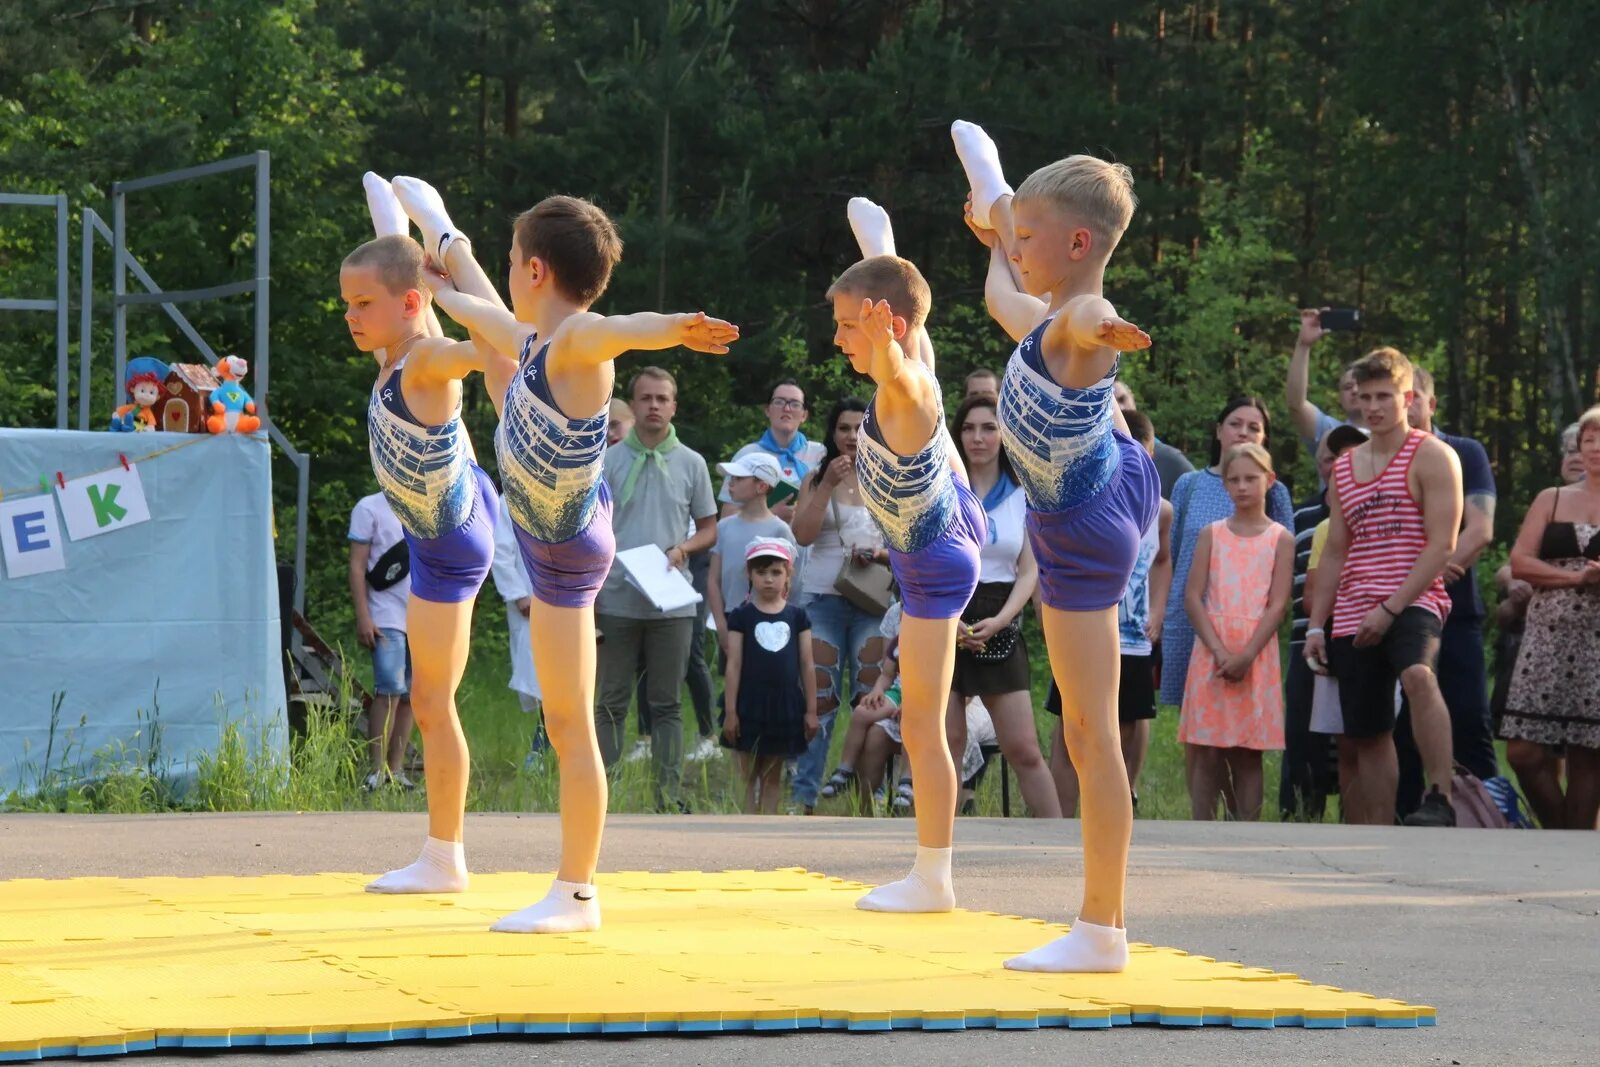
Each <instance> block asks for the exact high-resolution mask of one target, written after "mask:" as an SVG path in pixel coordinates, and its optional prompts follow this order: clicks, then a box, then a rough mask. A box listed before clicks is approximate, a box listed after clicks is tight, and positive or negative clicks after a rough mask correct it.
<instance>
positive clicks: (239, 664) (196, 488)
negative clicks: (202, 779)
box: [0, 429, 288, 797]
mask: <svg viewBox="0 0 1600 1067" xmlns="http://www.w3.org/2000/svg"><path fill="white" fill-rule="evenodd" d="M183 444H188V445H189V446H190V447H186V448H182V449H179V450H177V451H174V452H170V453H167V454H165V455H161V456H157V457H154V458H152V459H149V460H146V461H143V462H137V466H138V471H139V477H140V481H141V482H142V484H143V488H144V494H145V498H146V500H147V501H148V502H149V505H150V521H149V522H145V523H140V524H138V525H136V526H131V527H127V528H125V529H121V530H115V531H112V532H109V533H105V534H103V535H101V536H98V537H90V538H86V539H84V540H81V541H71V540H68V541H66V543H65V547H64V552H65V556H66V569H65V570H60V571H53V572H50V573H46V574H38V575H34V576H31V577H23V578H12V577H11V575H10V574H9V572H6V574H5V576H4V577H3V578H0V797H3V796H4V795H5V794H6V793H8V792H10V791H11V790H13V789H17V788H21V789H23V790H25V791H32V789H34V788H35V787H36V786H37V784H38V782H39V781H40V777H41V775H42V774H43V773H44V771H45V767H44V754H45V749H46V746H47V744H48V743H49V742H50V721H51V705H52V702H53V701H54V699H55V697H56V694H61V695H62V698H63V700H64V703H63V704H62V706H61V710H60V714H59V717H58V721H57V727H56V731H55V738H54V743H53V748H54V756H53V757H52V759H51V763H52V765H53V766H54V768H55V769H56V770H57V771H58V772H59V771H61V769H62V765H63V759H64V758H65V760H66V765H67V766H68V767H69V768H76V769H77V771H78V773H92V772H93V768H94V765H95V763H96V760H97V759H105V758H107V757H111V758H121V759H127V760H132V761H137V762H139V763H143V762H144V761H145V759H146V756H147V755H148V754H149V751H150V745H151V743H152V739H153V738H156V737H158V738H159V747H158V750H157V751H156V753H155V758H156V762H157V764H158V765H159V766H160V767H162V768H164V769H166V770H167V771H169V772H171V773H173V774H177V775H181V774H183V773H185V772H186V771H190V772H192V771H193V769H194V758H195V756H196V755H197V754H198V753H200V752H204V751H211V750H214V749H215V747H216V745H217V741H218V739H219V737H220V736H221V728H222V725H223V724H224V723H225V722H233V723H235V724H237V725H238V726H239V727H240V729H241V731H242V732H243V734H244V736H245V738H246V739H247V740H248V741H249V743H250V744H251V746H252V747H253V748H257V750H258V751H259V748H258V746H259V745H261V744H262V743H265V744H267V745H268V746H269V748H270V749H271V750H272V751H273V752H275V753H276V754H277V755H279V756H281V755H282V754H283V750H284V746H285V745H286V743H287V734H288V732H287V725H286V719H285V713H284V707H285V704H284V693H283V668H282V662H281V659H280V647H279V640H280V638H279V624H278V580H277V571H276V569H275V563H274V553H273V540H272V519H271V501H272V472H271V464H270V453H269V446H268V444H267V442H266V441H265V440H264V439H261V438H255V437H243V436H238V435H225V436H219V437H204V438H199V437H194V436H191V435H188V434H167V433H141V434H111V433H78V432H73V431H65V430H21V429H0V488H3V489H6V490H10V491H14V490H16V489H17V488H19V487H21V486H34V487H37V486H38V484H39V476H40V475H41V474H43V475H46V476H48V477H49V478H50V479H51V483H52V485H53V484H54V479H55V472H57V471H60V472H62V474H63V475H64V476H65V477H66V478H67V479H68V480H69V481H70V480H71V479H72V478H74V477H78V476H81V475H84V474H88V473H90V472H93V471H100V470H104V469H106V468H108V467H114V466H117V465H118V458H117V457H118V453H123V454H125V455H126V456H127V457H128V459H129V460H131V461H137V460H138V457H139V456H142V455H144V454H145V453H148V452H154V451H156V450H158V449H162V448H165V447H168V446H171V445H183ZM12 499H16V497H15V496H14V495H13V494H12V492H8V494H7V500H12ZM40 499H42V498H40ZM51 506H55V504H54V502H53V501H52V502H51ZM57 514H58V516H59V509H58V511H57ZM62 536H63V537H65V536H66V532H65V526H64V525H63V527H62ZM0 567H3V564H0ZM152 719H155V720H157V721H158V722H159V730H154V729H152ZM119 752H120V753H121V756H120V757H118V756H117V754H118V753H119ZM64 754H65V756H64Z"/></svg>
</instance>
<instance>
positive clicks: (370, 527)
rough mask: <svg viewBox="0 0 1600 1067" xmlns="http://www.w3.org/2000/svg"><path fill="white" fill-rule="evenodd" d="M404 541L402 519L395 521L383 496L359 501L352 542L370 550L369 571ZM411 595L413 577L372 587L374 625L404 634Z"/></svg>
mask: <svg viewBox="0 0 1600 1067" xmlns="http://www.w3.org/2000/svg"><path fill="white" fill-rule="evenodd" d="M404 538H405V531H404V530H402V529H401V528H400V520H399V519H397V518H395V514H394V509H393V508H391V507H390V506H389V500H388V498H387V497H385V496H384V495H383V494H382V493H373V494H372V495H371V496H364V497H362V498H361V499H360V500H358V501H356V506H355V508H354V509H353V510H351V512H350V540H352V541H355V542H357V543H359V544H363V545H367V546H368V547H369V548H370V550H371V551H370V552H369V554H368V555H367V570H369V571H370V570H371V569H372V567H373V565H374V564H376V563H377V562H378V557H379V556H382V555H383V554H384V553H385V552H387V551H389V549H390V548H392V547H394V545H395V543H396V542H397V541H401V540H403V539H404ZM410 593H411V575H410V574H407V575H406V576H405V577H404V578H402V579H400V580H399V581H398V582H396V583H394V584H393V585H391V586H390V587H389V588H387V589H373V588H372V587H371V586H368V587H367V614H369V615H371V616H372V625H374V626H376V627H377V628H378V629H380V630H399V631H400V632H402V633H404V632H405V628H406V598H407V597H408V596H409V595H410Z"/></svg>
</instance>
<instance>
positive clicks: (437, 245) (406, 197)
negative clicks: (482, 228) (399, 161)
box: [393, 175, 466, 270]
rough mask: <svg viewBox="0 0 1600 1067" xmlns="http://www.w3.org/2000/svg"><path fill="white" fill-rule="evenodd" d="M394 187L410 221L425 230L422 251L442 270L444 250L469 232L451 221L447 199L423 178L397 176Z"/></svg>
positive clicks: (423, 231) (462, 239)
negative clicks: (463, 230)
mask: <svg viewBox="0 0 1600 1067" xmlns="http://www.w3.org/2000/svg"><path fill="white" fill-rule="evenodd" d="M393 186H394V195H395V197H396V198H398V199H399V201H400V206H401V207H403V208H405V209H406V214H407V215H409V216H411V221H412V222H414V223H416V224H417V229H419V230H421V231H422V250H423V251H424V252H426V253H427V254H428V255H429V256H430V257H432V259H433V261H434V263H436V264H437V265H438V266H439V268H440V269H441V270H442V269H443V268H444V254H445V250H446V249H448V248H449V247H450V245H451V243H452V242H454V241H464V240H466V235H465V234H463V233H462V232H461V231H460V230H458V229H456V224H455V223H453V222H451V221H450V212H448V211H446V210H445V207H444V198H443V197H441V196H440V195H439V192H438V190H437V189H435V188H434V187H433V186H431V185H429V184H428V183H427V182H425V181H423V180H422V179H421V178H408V177H406V176H404V175H401V176H400V177H397V178H395V180H394V182H393Z"/></svg>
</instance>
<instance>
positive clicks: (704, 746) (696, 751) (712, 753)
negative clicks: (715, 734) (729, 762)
mask: <svg viewBox="0 0 1600 1067" xmlns="http://www.w3.org/2000/svg"><path fill="white" fill-rule="evenodd" d="M721 755H722V748H721V746H720V745H718V744H717V742H716V741H715V740H714V739H712V738H710V737H702V738H701V739H700V740H699V741H698V742H696V744H695V746H694V747H693V748H691V749H690V750H689V751H688V753H687V754H686V755H685V756H684V757H683V758H684V759H685V760H687V761H689V762H690V763H704V762H705V761H706V760H708V759H717V758H718V757H720V756H721Z"/></svg>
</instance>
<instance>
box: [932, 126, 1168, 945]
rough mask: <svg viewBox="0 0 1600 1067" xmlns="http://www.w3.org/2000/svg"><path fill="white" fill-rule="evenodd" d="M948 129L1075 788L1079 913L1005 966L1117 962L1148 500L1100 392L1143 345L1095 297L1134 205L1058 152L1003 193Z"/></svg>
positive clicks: (1123, 186) (988, 159)
mask: <svg viewBox="0 0 1600 1067" xmlns="http://www.w3.org/2000/svg"><path fill="white" fill-rule="evenodd" d="M951 135H952V138H953V140H954V141H955V146H956V152H957V155H958V156H959V157H960V160H961V163H962V167H963V168H964V169H965V171H966V174H967V179H968V182H969V183H970V188H971V190H972V193H971V197H970V199H969V204H968V213H967V223H968V225H969V227H971V229H972V231H973V233H974V234H975V235H976V236H977V237H978V239H979V240H980V241H982V242H983V244H984V245H986V246H987V247H988V248H989V271H988V277H987V279H986V282H985V285H984V295H985V298H986V302H987V304H988V308H989V312H990V314H991V315H992V316H993V317H994V319H995V321H996V322H998V323H999V324H1000V326H1001V327H1002V328H1003V329H1004V330H1005V331H1006V332H1007V333H1008V334H1010V335H1011V337H1012V338H1013V339H1015V340H1016V341H1017V342H1018V343H1017V348H1016V350H1015V351H1014V352H1013V353H1012V356H1011V359H1010V362H1009V363H1008V364H1007V366H1006V372H1005V377H1004V379H1003V380H1002V382H1001V385H1000V424H1001V433H1002V436H1003V438H1004V442H1005V446H1006V452H1007V454H1008V455H1009V456H1010V457H1011V461H1012V463H1013V464H1014V465H1015V467H1016V469H1017V472H1018V475H1019V477H1020V480H1021V481H1022V487H1023V489H1024V490H1025V491H1026V493H1027V499H1028V520H1027V521H1028V535H1029V540H1030V543H1031V544H1032V546H1033V553H1034V556H1035V557H1036V558H1037V560H1038V562H1039V592H1040V599H1041V601H1042V604H1043V608H1042V610H1041V613H1040V614H1041V618H1042V622H1043V625H1044V635H1045V644H1046V647H1047V649H1048V651H1049V655H1050V669H1051V672H1052V673H1053V674H1054V675H1055V679H1056V683H1057V685H1058V686H1059V687H1060V690H1061V695H1062V708H1063V714H1062V729H1063V733H1064V737H1065V740H1066V743H1067V751H1068V753H1069V755H1070V756H1071V759H1072V763H1073V766H1074V768H1075V769H1076V770H1077V773H1078V779H1079V781H1080V783H1081V784H1082V805H1083V806H1082V811H1083V854H1084V859H1083V903H1082V907H1080V908H1079V910H1078V917H1077V919H1076V921H1074V922H1073V924H1072V929H1071V932H1070V933H1068V934H1067V935H1066V936H1064V937H1061V938H1058V939H1057V940H1055V941H1053V942H1051V943H1049V944H1047V945H1044V946H1042V947H1040V948H1037V949H1035V950H1033V951H1032V952H1029V953H1026V954H1024V955H1022V956H1018V957H1016V958H1015V959H1011V960H1007V961H1006V966H1007V967H1009V968H1012V969H1016V970H1028V971H1061V972H1085V971H1089V972H1094V971H1100V972H1106V971H1121V970H1123V969H1124V968H1125V967H1126V966H1127V963H1128V937H1127V928H1126V925H1125V918H1124V914H1123V904H1124V892H1125V888H1126V880H1127V867H1128V846H1129V841H1130V839H1131V837H1132V832H1133V805H1132V800H1131V796H1130V793H1129V788H1128V775H1127V768H1126V766H1125V765H1124V764H1123V761H1122V754H1121V750H1120V747H1119V738H1118V727H1117V687H1118V683H1119V665H1120V662H1121V660H1120V656H1119V643H1118V637H1117V604H1118V602H1119V601H1120V599H1121V597H1122V593H1123V590H1124V588H1125V587H1126V585H1127V582H1128V577H1129V575H1130V574H1131V572H1132V570H1133V565H1134V562H1135V559H1136V557H1137V554H1138V548H1139V541H1140V538H1141V537H1142V536H1143V533H1144V531H1145V529H1147V528H1148V527H1149V525H1150V523H1152V522H1153V521H1155V518H1156V514H1157V509H1158V507H1159V505H1160V499H1161V494H1160V484H1159V481H1158V479H1157V476H1156V470H1155V464H1154V462H1153V461H1152V460H1151V459H1150V456H1149V455H1148V454H1147V453H1146V452H1145V451H1144V449H1143V448H1141V447H1140V446H1139V445H1138V444H1137V443H1136V442H1135V441H1134V440H1133V439H1132V438H1131V437H1129V436H1128V434H1127V427H1126V424H1125V423H1124V422H1123V421H1122V420H1121V417H1120V413H1119V412H1118V410H1117V407H1116V404H1115V403H1113V402H1112V396H1111V392H1112V387H1113V385H1114V384H1115V383H1116V377H1117V368H1118V365H1119V361H1120V353H1121V352H1124V351H1132V350H1136V349H1142V348H1147V347H1149V345H1150V337H1149V335H1148V334H1146V333H1145V332H1144V331H1143V330H1141V329H1139V328H1138V327H1137V326H1135V325H1133V324H1132V323H1130V322H1127V321H1126V320H1124V319H1123V318H1121V317H1120V316H1119V315H1118V314H1117V313H1116V309H1115V308H1113V307H1112V305H1111V303H1110V302H1109V301H1107V300H1106V299H1105V297H1104V295H1103V292H1104V284H1105V282H1104V277H1105V268H1106V262H1107V260H1109V259H1110V256H1111V253H1112V250H1113V249H1115V248H1116V246H1117V242H1118V241H1119V240H1120V239H1121V237H1122V234H1123V232H1124V231H1125V230H1126V229H1127V228H1128V223H1129V222H1130V221H1131V219H1132V217H1133V210H1134V205H1135V200H1134V196H1133V178H1132V176H1131V175H1130V174H1129V172H1128V169H1127V168H1126V167H1124V166H1121V165H1119V164H1112V163H1107V162H1105V161H1103V160H1100V159H1095V158H1094V157H1092V156H1081V155H1080V156H1071V157H1068V158H1066V159H1062V160H1058V161H1057V162H1055V163H1051V164H1048V165H1047V166H1044V167H1041V168H1040V169H1039V170H1037V171H1035V172H1034V173H1033V174H1031V175H1029V177H1028V179H1027V181H1025V182H1023V183H1022V187H1021V188H1020V189H1019V190H1017V191H1016V193H1015V194H1014V195H1013V193H1012V191H1011V188H1010V186H1008V185H1007V184H1006V182H1005V177H1004V174H1003V172H1002V171H1001V168H1000V157H999V153H998V151H996V149H995V146H994V142H993V141H992V140H990V138H989V137H988V135H987V134H986V133H984V131H983V130H982V129H980V128H979V127H977V126H975V125H973V124H971V123H966V122H957V123H955V125H954V126H953V127H952V129H951ZM1013 267H1014V268H1015V274H1013Z"/></svg>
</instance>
